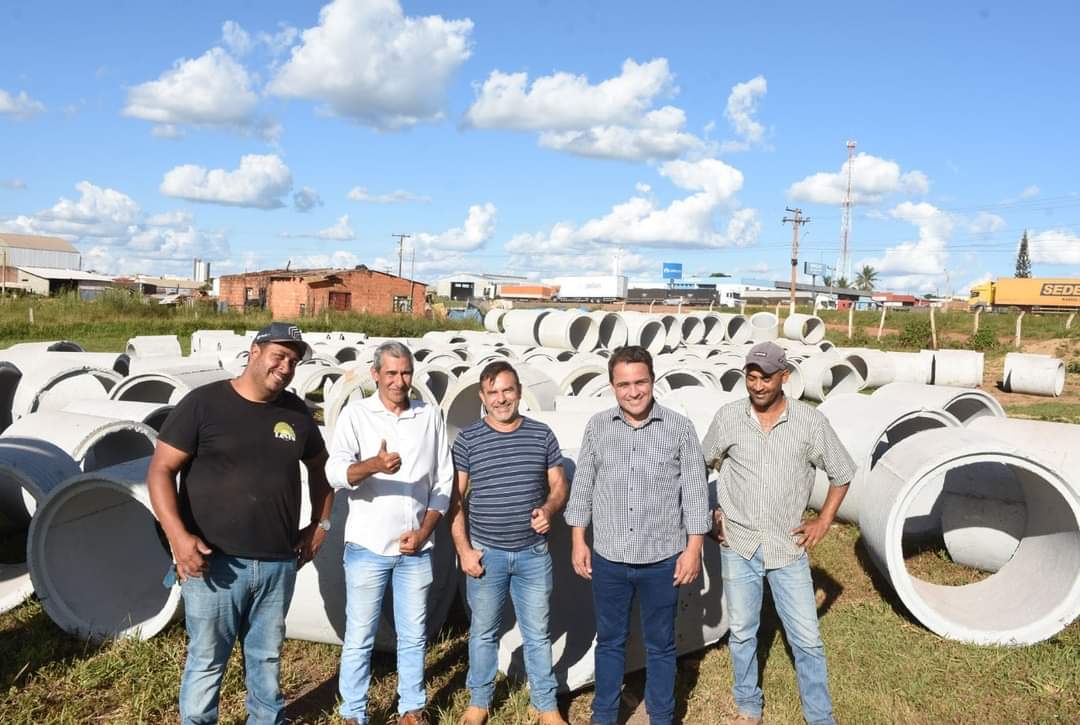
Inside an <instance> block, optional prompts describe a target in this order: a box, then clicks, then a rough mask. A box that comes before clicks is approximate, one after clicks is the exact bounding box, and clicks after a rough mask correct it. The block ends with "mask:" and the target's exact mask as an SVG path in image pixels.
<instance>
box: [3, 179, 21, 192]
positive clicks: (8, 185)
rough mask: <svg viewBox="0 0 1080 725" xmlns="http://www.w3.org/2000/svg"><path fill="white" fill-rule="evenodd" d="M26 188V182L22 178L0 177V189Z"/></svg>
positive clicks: (16, 189)
mask: <svg viewBox="0 0 1080 725" xmlns="http://www.w3.org/2000/svg"><path fill="white" fill-rule="evenodd" d="M25 188H26V182H25V181H23V180H22V179H0V189H11V190H12V191H21V190H23V189H25Z"/></svg>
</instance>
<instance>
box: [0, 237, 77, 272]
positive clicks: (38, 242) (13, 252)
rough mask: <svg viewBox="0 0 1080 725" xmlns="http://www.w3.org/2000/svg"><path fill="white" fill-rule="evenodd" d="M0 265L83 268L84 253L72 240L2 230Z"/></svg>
mask: <svg viewBox="0 0 1080 725" xmlns="http://www.w3.org/2000/svg"><path fill="white" fill-rule="evenodd" d="M0 265H3V266H4V267H48V268H50V269H81V268H82V255H80V254H79V250H78V249H76V248H75V247H73V246H71V242H68V241H67V240H64V239H60V238H59V237H43V236H41V235H38V234H8V233H7V232H0Z"/></svg>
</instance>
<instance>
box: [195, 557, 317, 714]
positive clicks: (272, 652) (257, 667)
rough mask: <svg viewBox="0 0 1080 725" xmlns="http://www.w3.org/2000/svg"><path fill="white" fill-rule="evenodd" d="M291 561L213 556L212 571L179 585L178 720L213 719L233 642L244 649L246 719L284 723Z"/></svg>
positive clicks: (293, 566) (293, 574) (292, 576)
mask: <svg viewBox="0 0 1080 725" xmlns="http://www.w3.org/2000/svg"><path fill="white" fill-rule="evenodd" d="M295 582H296V560H295V559H287V560H282V561H275V560H266V559H242V558H240V557H236V556H225V555H224V554H213V555H212V556H211V557H210V561H209V570H208V571H206V572H204V573H203V575H202V576H201V577H188V579H187V580H186V581H185V582H184V583H183V584H182V585H181V592H182V594H183V597H184V619H185V621H186V624H187V633H188V648H187V662H186V663H185V665H184V675H183V677H182V679H181V681H180V722H182V723H184V725H196V724H197V723H216V722H217V721H218V695H219V694H220V691H221V678H222V676H223V675H224V674H225V665H226V664H227V663H228V661H229V655H230V654H231V653H232V649H233V645H234V644H235V643H236V641H237V640H240V649H241V651H242V652H243V654H244V685H245V686H246V687H247V700H246V704H247V711H248V723H284V722H285V714H284V710H285V698H284V697H283V696H282V694H281V687H280V685H279V683H278V674H279V671H280V669H281V643H282V642H283V641H284V639H285V612H286V611H288V609H289V602H290V601H291V600H292V594H293V584H294V583H295Z"/></svg>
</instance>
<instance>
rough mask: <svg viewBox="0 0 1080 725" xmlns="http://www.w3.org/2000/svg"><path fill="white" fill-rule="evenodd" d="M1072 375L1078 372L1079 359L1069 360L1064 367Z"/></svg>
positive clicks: (1079, 366)
mask: <svg viewBox="0 0 1080 725" xmlns="http://www.w3.org/2000/svg"><path fill="white" fill-rule="evenodd" d="M1065 370H1066V371H1068V372H1069V373H1070V374H1072V375H1076V374H1078V373H1080V360H1070V361H1069V364H1068V366H1066V368H1065Z"/></svg>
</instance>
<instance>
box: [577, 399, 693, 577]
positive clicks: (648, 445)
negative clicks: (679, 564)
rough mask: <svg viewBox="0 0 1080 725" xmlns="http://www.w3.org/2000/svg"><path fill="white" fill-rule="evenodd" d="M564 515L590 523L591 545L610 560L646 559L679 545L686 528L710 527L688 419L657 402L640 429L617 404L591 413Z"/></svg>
mask: <svg viewBox="0 0 1080 725" xmlns="http://www.w3.org/2000/svg"><path fill="white" fill-rule="evenodd" d="M564 516H565V518H566V523H567V524H569V525H570V526H576V527H582V528H584V527H586V526H588V525H589V524H590V523H591V524H592V528H593V548H594V549H595V550H596V553H598V554H599V555H600V556H602V557H604V558H605V559H608V560H609V561H617V562H621V563H624V564H651V563H653V562H657V561H661V560H663V559H667V558H669V557H671V556H674V555H676V554H678V553H679V552H681V551H682V550H683V549H685V548H686V537H687V534H705V533H707V532H708V531H709V530H710V529H711V528H712V516H711V512H710V510H709V493H708V484H707V483H706V480H705V463H704V458H703V456H702V453H701V446H700V444H699V443H698V437H697V433H696V432H695V431H694V424H693V423H691V422H690V421H689V420H688V419H687V418H685V417H684V416H682V415H679V414H678V413H676V412H675V411H673V410H671V409H669V408H665V407H664V406H662V405H660V404H659V403H657V402H655V401H654V402H653V405H652V409H651V410H650V411H649V418H648V420H647V421H646V422H645V424H644V425H642V426H641V427H639V428H635V427H634V426H632V425H630V424H629V423H628V422H627V421H626V419H625V418H624V417H623V413H622V410H621V409H619V408H618V407H615V408H612V409H610V410H605V411H603V412H600V413H597V414H596V415H594V416H593V417H592V418H591V419H590V420H589V423H588V425H587V426H586V427H585V435H584V437H583V438H582V442H581V450H580V452H579V454H578V460H577V470H576V472H575V474H574V483H573V486H572V487H571V488H570V502H569V504H568V505H567V507H566V513H565V514H564Z"/></svg>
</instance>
